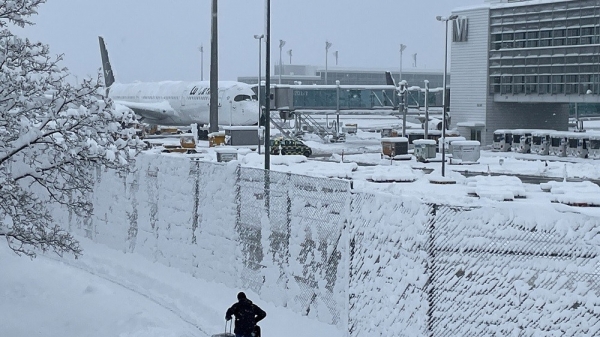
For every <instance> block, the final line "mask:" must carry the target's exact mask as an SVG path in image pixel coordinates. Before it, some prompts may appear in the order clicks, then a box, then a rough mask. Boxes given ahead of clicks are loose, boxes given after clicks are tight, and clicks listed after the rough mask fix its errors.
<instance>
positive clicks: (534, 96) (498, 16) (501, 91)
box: [449, 0, 600, 144]
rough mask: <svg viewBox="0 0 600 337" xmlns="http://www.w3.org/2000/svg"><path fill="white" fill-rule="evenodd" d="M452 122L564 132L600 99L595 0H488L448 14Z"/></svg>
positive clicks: (483, 134) (467, 127) (465, 128)
mask: <svg viewBox="0 0 600 337" xmlns="http://www.w3.org/2000/svg"><path fill="white" fill-rule="evenodd" d="M452 14H455V15H457V16H458V17H457V19H455V20H453V21H450V22H449V24H451V25H452V30H451V34H452V36H450V39H451V58H450V59H451V64H450V68H451V70H452V88H451V90H452V95H451V96H450V114H451V116H452V124H453V125H452V127H456V128H457V129H458V130H459V131H460V132H461V135H463V136H465V137H468V138H467V139H469V137H470V138H471V139H478V140H479V139H480V140H481V141H482V143H483V144H491V143H492V135H493V132H494V130H496V129H555V130H567V128H568V120H569V109H570V107H571V108H572V107H575V110H577V106H578V105H586V106H588V107H589V106H592V107H593V106H595V104H598V103H600V0H563V1H559V0H558V1H557V0H487V1H485V3H483V4H480V5H475V6H471V7H465V8H458V9H455V10H453V11H452Z"/></svg>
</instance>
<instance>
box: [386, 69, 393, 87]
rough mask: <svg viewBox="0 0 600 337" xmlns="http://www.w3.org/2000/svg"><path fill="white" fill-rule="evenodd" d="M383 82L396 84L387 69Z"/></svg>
mask: <svg viewBox="0 0 600 337" xmlns="http://www.w3.org/2000/svg"><path fill="white" fill-rule="evenodd" d="M385 82H386V84H387V85H393V86H396V81H395V80H394V77H393V76H392V73H391V72H389V71H386V72H385Z"/></svg>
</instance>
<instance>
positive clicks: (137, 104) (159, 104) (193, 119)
mask: <svg viewBox="0 0 600 337" xmlns="http://www.w3.org/2000/svg"><path fill="white" fill-rule="evenodd" d="M218 87H219V92H218V102H219V108H218V112H219V114H218V116H219V125H254V124H256V123H258V119H259V107H258V102H257V101H256V96H255V94H254V92H253V91H252V89H251V87H250V86H249V85H247V84H245V83H240V82H227V81H220V82H219V85H218ZM108 96H109V97H110V98H111V99H113V100H114V101H115V102H116V103H118V104H122V105H124V106H126V107H128V108H130V109H132V110H133V111H134V112H135V113H136V114H138V115H139V116H140V117H141V118H142V121H144V122H147V123H150V124H159V125H172V126H186V125H190V124H192V123H197V124H200V125H202V124H204V125H208V124H209V122H210V82H182V81H164V82H135V83H128V84H121V83H113V84H112V85H111V86H110V88H109V91H108Z"/></svg>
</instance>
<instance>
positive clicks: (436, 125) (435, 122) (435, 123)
mask: <svg viewBox="0 0 600 337" xmlns="http://www.w3.org/2000/svg"><path fill="white" fill-rule="evenodd" d="M427 126H428V129H429V130H439V131H442V120H441V119H435V118H433V119H431V120H430V121H429V122H428V124H427Z"/></svg>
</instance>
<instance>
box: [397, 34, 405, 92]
mask: <svg viewBox="0 0 600 337" xmlns="http://www.w3.org/2000/svg"><path fill="white" fill-rule="evenodd" d="M404 50H406V45H405V44H402V43H401V44H400V77H398V83H400V81H402V53H403V52H404Z"/></svg>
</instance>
